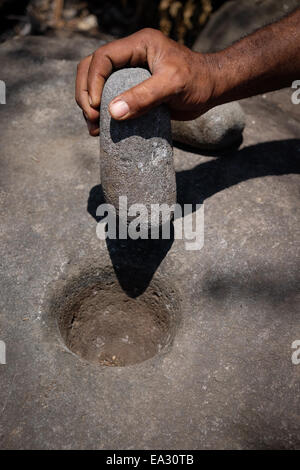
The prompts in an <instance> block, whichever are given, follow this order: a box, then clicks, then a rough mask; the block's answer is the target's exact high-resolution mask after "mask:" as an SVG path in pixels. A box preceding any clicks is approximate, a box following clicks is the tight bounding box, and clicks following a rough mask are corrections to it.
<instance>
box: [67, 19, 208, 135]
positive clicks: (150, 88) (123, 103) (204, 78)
mask: <svg viewBox="0 0 300 470" xmlns="http://www.w3.org/2000/svg"><path fill="white" fill-rule="evenodd" d="M126 66H130V67H137V66H141V67H145V68H148V69H149V70H150V72H151V74H152V77H150V78H149V79H148V80H145V81H144V82H142V83H140V84H139V85H137V86H135V87H133V88H131V89H130V90H128V91H126V92H124V93H121V94H120V95H119V96H116V97H115V98H114V99H113V100H112V101H111V102H110V104H109V111H110V114H111V116H112V117H113V118H114V119H116V120H125V119H132V118H136V117H138V116H141V115H142V114H144V113H146V112H147V111H148V110H150V109H151V108H153V107H155V106H157V105H159V104H161V103H166V104H167V105H168V108H169V110H170V113H171V119H175V120H181V121H184V120H190V119H195V118H196V117H198V116H200V115H201V114H203V113H205V112H206V111H208V109H210V108H211V107H212V98H213V91H214V65H213V61H212V60H211V56H210V55H203V54H200V53H197V52H193V51H191V50H190V49H188V48H187V47H185V46H182V45H180V44H178V43H176V42H175V41H173V40H171V39H169V38H167V37H166V36H164V35H163V33H161V32H160V31H158V30H155V29H148V28H147V29H142V30H141V31H138V32H137V33H134V34H132V35H131V36H128V37H126V38H123V39H119V40H116V41H113V42H111V43H109V44H106V45H104V46H102V47H100V48H99V49H97V50H96V51H95V52H94V53H93V54H92V55H90V56H88V57H86V58H85V59H83V60H82V61H81V62H80V63H79V64H78V68H77V77H76V102H77V104H78V105H79V106H80V108H81V109H82V111H83V114H84V117H85V119H86V122H87V125H88V129H89V132H90V134H91V135H92V136H96V135H98V134H99V108H100V102H101V94H102V90H103V86H104V84H105V81H106V79H107V78H108V77H109V75H110V74H111V73H112V72H113V71H114V70H117V69H120V68H124V67H126Z"/></svg>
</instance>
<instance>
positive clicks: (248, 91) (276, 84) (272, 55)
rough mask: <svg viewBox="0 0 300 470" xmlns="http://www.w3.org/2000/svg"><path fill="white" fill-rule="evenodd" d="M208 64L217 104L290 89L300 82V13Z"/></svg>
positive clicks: (256, 35)
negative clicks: (210, 68) (299, 80)
mask: <svg viewBox="0 0 300 470" xmlns="http://www.w3.org/2000/svg"><path fill="white" fill-rule="evenodd" d="M208 60H209V62H210V63H211V65H212V68H213V70H214V72H213V73H214V77H215V79H214V83H215V87H214V93H213V97H212V101H213V104H222V103H226V102H228V101H234V100H237V99H242V98H247V97H249V96H253V95H257V94H260V93H265V92H268V91H273V90H276V89H279V88H284V87H286V86H290V85H291V83H292V81H293V80H295V79H297V78H299V79H300V9H298V10H296V11H295V12H294V13H292V14H291V15H289V16H288V17H286V18H284V19H283V20H281V21H279V22H277V23H274V24H271V25H269V26H266V27H265V28H262V29H260V30H258V31H256V32H255V33H253V34H251V35H250V36H247V37H245V38H244V39H242V40H240V41H239V42H237V43H235V44H234V45H232V46H230V47H228V48H227V49H225V50H223V51H221V52H217V53H215V54H211V55H208Z"/></svg>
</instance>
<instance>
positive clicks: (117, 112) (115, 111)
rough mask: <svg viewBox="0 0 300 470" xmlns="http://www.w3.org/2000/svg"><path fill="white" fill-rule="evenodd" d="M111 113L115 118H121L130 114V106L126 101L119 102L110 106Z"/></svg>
mask: <svg viewBox="0 0 300 470" xmlns="http://www.w3.org/2000/svg"><path fill="white" fill-rule="evenodd" d="M109 108H110V112H111V114H112V116H113V117H114V118H117V119H118V118H121V117H123V116H125V115H126V114H128V113H129V106H128V104H127V103H126V101H123V100H119V101H116V102H115V103H113V104H111V105H110V107H109Z"/></svg>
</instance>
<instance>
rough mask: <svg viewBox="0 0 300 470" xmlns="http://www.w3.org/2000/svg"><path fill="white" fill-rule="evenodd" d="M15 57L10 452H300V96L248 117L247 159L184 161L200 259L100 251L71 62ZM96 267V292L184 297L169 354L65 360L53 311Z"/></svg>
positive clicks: (232, 154) (1, 50)
mask: <svg viewBox="0 0 300 470" xmlns="http://www.w3.org/2000/svg"><path fill="white" fill-rule="evenodd" d="M14 44H16V43H15V42H14ZM17 44H18V50H19V52H18V53H15V54H12V53H11V51H12V50H13V44H11V45H10V47H9V50H10V53H8V52H7V50H8V49H7V48H8V45H6V46H5V47H3V46H1V47H0V62H1V79H2V80H5V81H6V83H7V89H8V96H7V98H8V99H7V104H6V105H1V106H0V120H1V126H0V139H1V148H0V153H1V160H0V161H1V171H0V204H1V211H0V235H1V244H0V265H1V268H0V283H1V296H0V339H1V340H3V341H5V342H6V344H7V364H6V365H5V366H4V365H0V383H1V387H0V447H1V448H3V449H53V448H58V449H102V448H104V449H128V448H129V449H132V448H139V449H155V448H157V449H164V448H165V449H166V448H169V449H182V448H183V449H189V448H191V449H198V448H200V449H214V448H225V449H232V448H234V449H253V448H259V449H271V448H277V449H280V448H281V449H284V448H288V449H291V448H299V447H300V437H299V436H300V433H299V429H300V418H299V416H300V409H299V395H300V366H299V365H298V366H296V365H293V364H292V361H291V355H292V352H293V350H292V349H291V345H292V342H293V341H295V340H296V339H298V340H299V339H300V326H299V325H300V323H299V311H300V309H299V216H300V214H299V182H300V179H299V178H300V177H299V172H300V105H298V106H296V105H292V104H291V101H290V97H291V90H282V91H280V92H278V93H271V94H268V95H265V96H259V97H255V98H252V99H248V100H246V101H245V102H242V103H241V105H242V107H243V109H244V110H245V113H246V121H247V125H246V127H245V131H244V141H243V145H242V147H241V149H238V150H230V151H227V152H226V153H225V152H224V153H218V154H215V155H210V156H207V155H205V154H204V153H203V152H190V151H189V150H187V149H186V148H183V147H182V148H181V149H179V148H174V163H175V169H176V178H177V185H178V199H179V200H180V201H181V202H186V203H188V202H190V203H191V202H203V201H204V205H205V210H204V212H205V229H204V230H205V234H204V235H205V240H204V247H203V248H202V250H200V251H197V252H190V251H186V250H185V244H184V242H183V241H181V240H175V241H173V240H171V241H170V242H169V243H162V242H160V241H159V240H157V241H156V243H153V244H146V243H145V244H143V243H138V244H134V243H126V241H120V243H118V242H117V241H116V242H115V243H113V241H109V242H107V243H105V241H100V240H99V239H97V237H96V221H95V218H94V217H95V209H96V207H97V205H98V204H99V203H100V202H101V201H102V199H101V192H100V186H99V142H98V139H92V138H91V137H90V136H89V135H88V132H87V129H86V125H85V123H84V122H83V119H82V114H81V112H80V111H79V110H78V109H77V107H76V104H75V102H74V75H75V72H76V61H70V60H66V61H64V60H56V59H55V58H53V59H49V60H47V61H42V60H40V59H39V54H40V57H42V56H43V51H44V49H45V47H47V40H45V41H40V46H39V47H40V51H38V47H36V52H35V56H34V58H33V57H28V56H26V57H25V58H22V55H21V47H20V48H19V46H21V41H17ZM59 46H60V43H59V42H58V44H57V48H59ZM62 47H63V45H62ZM64 47H65V46H64ZM76 60H77V59H76ZM122 260H123V263H124V266H123V271H122V270H121V272H120V265H121V261H122ZM92 265H93V269H94V270H95V273H97V272H98V276H100V277H101V278H102V277H103V272H104V271H105V270H106V269H109V270H110V271H111V272H115V274H116V279H117V280H118V282H120V285H121V286H122V287H123V289H124V291H126V292H128V291H129V292H130V299H133V297H135V298H136V299H137V300H138V299H139V298H140V295H139V294H140V292H142V291H144V292H145V293H148V288H147V286H148V285H149V287H150V286H153V283H157V282H158V279H163V281H164V283H165V284H166V286H168V288H169V289H170V292H172V289H173V291H174V292H176V294H177V296H178V297H179V300H180V308H181V321H180V324H178V326H177V329H176V333H175V337H174V341H173V344H172V346H171V347H170V349H169V350H168V351H166V352H165V353H164V354H159V355H156V356H154V357H152V358H151V359H149V360H147V361H144V362H141V363H139V364H136V365H132V366H128V367H105V366H96V365H94V364H90V363H89V362H87V361H85V360H82V359H80V358H79V357H78V356H76V355H75V354H74V353H72V352H70V351H69V350H68V349H67V348H66V346H65V343H64V341H63V339H62V338H61V335H60V333H59V330H58V327H57V324H56V315H55V312H53V311H52V309H50V308H49V303H50V304H51V305H52V303H51V299H53V295H54V297H55V295H56V294H58V292H60V291H61V289H64V288H65V289H66V294H67V293H70V291H71V285H70V283H71V282H73V281H72V279H73V280H74V281H77V283H78V285H79V286H81V287H84V285H85V283H87V282H88V280H87V277H86V275H85V273H86V272H87V270H90V269H91V266H92ZM137 265H138V267H139V268H140V269H137ZM70 279H71V280H70ZM159 285H160V287H161V289H162V290H163V285H162V284H161V283H160V281H159ZM53 292H54V294H53ZM158 294H159V291H158ZM48 299H50V300H48ZM99 309H101V304H100V303H99Z"/></svg>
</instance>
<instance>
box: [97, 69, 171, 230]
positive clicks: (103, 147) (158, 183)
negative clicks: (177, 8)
mask: <svg viewBox="0 0 300 470" xmlns="http://www.w3.org/2000/svg"><path fill="white" fill-rule="evenodd" d="M150 76H151V75H150V73H149V72H148V71H147V70H145V69H141V68H127V69H122V70H119V71H117V72H115V73H113V74H112V75H111V76H110V77H109V79H108V80H107V82H106V84H105V86H104V89H103V94H102V100H101V112H100V162H101V178H102V179H101V181H102V188H103V193H104V197H105V200H106V202H107V203H110V204H113V205H114V206H115V208H116V210H117V213H119V211H118V209H119V197H120V196H126V197H127V201H128V207H129V206H130V205H132V204H144V205H145V206H146V207H147V210H148V214H150V206H151V204H164V203H166V204H169V205H171V204H174V203H175V202H176V182H175V171H174V167H173V149H172V137H171V122H170V117H169V111H168V109H167V108H166V107H165V106H164V105H161V106H159V107H157V108H154V109H153V110H151V111H149V112H148V113H147V114H145V115H144V116H142V117H140V118H138V119H132V120H128V121H123V122H122V121H121V122H120V121H116V120H114V119H112V118H111V116H110V113H109V111H108V104H109V103H110V101H111V100H112V99H113V98H115V97H116V96H117V95H119V94H120V93H122V92H124V91H126V90H128V89H129V88H131V87H133V86H135V85H137V84H138V83H140V82H142V81H144V80H146V79H147V78H149V77H150ZM140 222H141V225H144V226H145V225H146V226H148V218H147V214H145V217H141V219H140ZM149 223H150V217H149Z"/></svg>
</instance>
